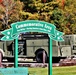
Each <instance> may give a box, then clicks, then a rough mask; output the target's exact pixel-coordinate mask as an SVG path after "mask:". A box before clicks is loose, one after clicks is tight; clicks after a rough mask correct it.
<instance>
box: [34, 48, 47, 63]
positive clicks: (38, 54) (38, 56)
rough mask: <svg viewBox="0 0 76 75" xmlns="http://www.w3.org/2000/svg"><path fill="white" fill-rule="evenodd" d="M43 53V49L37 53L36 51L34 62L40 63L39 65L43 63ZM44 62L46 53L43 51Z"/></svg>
mask: <svg viewBox="0 0 76 75" xmlns="http://www.w3.org/2000/svg"><path fill="white" fill-rule="evenodd" d="M43 51H45V50H44V49H40V50H39V51H37V52H36V53H35V58H36V61H37V62H40V63H42V62H43ZM44 58H45V62H47V53H46V51H45V57H44Z"/></svg>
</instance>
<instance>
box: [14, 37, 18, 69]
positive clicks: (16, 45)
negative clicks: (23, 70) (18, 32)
mask: <svg viewBox="0 0 76 75" xmlns="http://www.w3.org/2000/svg"><path fill="white" fill-rule="evenodd" d="M14 54H15V56H14V57H15V63H14V67H15V68H17V67H18V38H16V39H15V49H14Z"/></svg>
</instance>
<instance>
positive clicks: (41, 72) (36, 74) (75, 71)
mask: <svg viewBox="0 0 76 75" xmlns="http://www.w3.org/2000/svg"><path fill="white" fill-rule="evenodd" d="M28 70H29V75H48V68H28ZM52 73H53V74H52V75H76V66H68V67H53V72H52ZM0 75H2V74H0Z"/></svg>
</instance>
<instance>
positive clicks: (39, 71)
mask: <svg viewBox="0 0 76 75" xmlns="http://www.w3.org/2000/svg"><path fill="white" fill-rule="evenodd" d="M29 75H48V68H29Z"/></svg>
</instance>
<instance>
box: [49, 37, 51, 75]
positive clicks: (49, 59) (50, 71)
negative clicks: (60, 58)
mask: <svg viewBox="0 0 76 75" xmlns="http://www.w3.org/2000/svg"><path fill="white" fill-rule="evenodd" d="M49 40H50V42H49V44H50V45H49V46H50V47H49V48H50V49H49V75H52V39H51V38H50V39H49Z"/></svg>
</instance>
